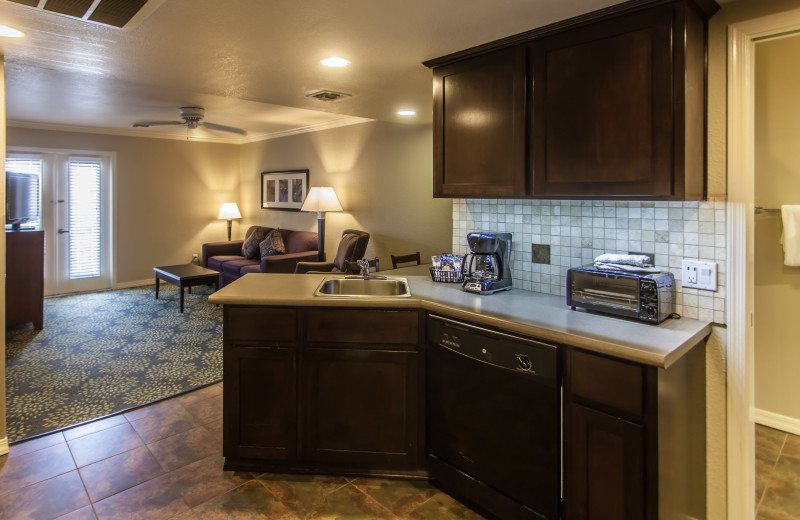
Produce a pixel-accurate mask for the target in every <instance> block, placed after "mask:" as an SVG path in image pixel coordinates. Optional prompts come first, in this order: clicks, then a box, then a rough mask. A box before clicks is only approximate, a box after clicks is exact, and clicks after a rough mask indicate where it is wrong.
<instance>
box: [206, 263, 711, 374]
mask: <svg viewBox="0 0 800 520" xmlns="http://www.w3.org/2000/svg"><path fill="white" fill-rule="evenodd" d="M255 276H259V275H257V274H248V275H245V276H244V277H243V279H240V280H238V281H236V282H234V284H239V285H240V286H241V285H243V284H245V283H247V282H246V281H245V280H244V278H247V277H255ZM260 276H262V277H268V276H272V277H283V276H292V277H294V276H299V275H263V274H262V275H260ZM303 276H304V278H303V279H302V280H303V282H304V283H303V284H293V285H300V286H303V287H298V291H299V292H301V293H302V296H296V295H293V294H289V293H286V292H284V293H283V294H280V295H279V296H271V295H270V294H268V293H264V292H255V293H254V292H248V291H247V290H242V288H241V287H239V288H237V290H228V291H226V290H225V289H227V287H230V285H229V286H227V287H225V288H223V289H222V290H221V292H222V294H220V292H217V293H214V294H212V295H210V296H209V302H210V303H216V304H223V305H263V306H273V307H274V306H297V307H351V308H392V309H422V310H426V311H429V312H435V313H440V314H444V315H447V316H448V317H453V318H457V319H459V318H460V319H464V320H469V321H472V322H475V323H478V324H481V325H484V326H489V327H495V328H498V329H501V330H504V331H509V332H513V333H517V334H523V335H527V336H532V337H535V338H538V339H542V340H545V341H550V342H553V343H560V344H564V345H569V346H572V347H577V348H582V349H585V350H588V351H591V352H595V353H598V354H604V355H608V356H612V357H617V358H620V359H624V360H627V361H632V362H635V363H641V364H645V365H650V366H655V367H657V368H669V367H670V366H671V365H672V364H673V363H674V362H676V361H677V360H678V359H680V358H681V357H682V356H683V355H685V354H686V353H687V352H689V351H690V350H691V349H692V348H694V347H695V346H696V345H698V344H699V343H701V342H703V341H704V340H705V339H707V338H708V336H709V335H710V334H711V325H712V324H711V323H710V322H705V321H699V320H690V321H689V319H687V318H682V320H687V321H686V322H684V323H685V324H684V323H678V322H674V323H671V324H670V330H669V331H668V332H667V334H669V333H674V335H676V336H678V338H675V339H674V344H670V346H669V348H666V349H662V350H664V351H666V352H664V353H660V352H648V351H647V349H644V348H642V347H637V346H636V345H635V344H631V345H626V344H624V342H623V341H620V342H615V341H614V338H613V337H611V336H609V335H607V334H605V335H604V334H602V333H597V334H594V333H583V334H582V333H581V332H580V331H576V332H571V331H570V330H568V329H570V327H569V324H567V325H564V324H563V323H562V324H560V325H557V324H554V325H553V326H552V327H548V326H547V324H546V323H539V324H537V323H534V322H533V320H531V321H530V322H526V321H527V320H526V319H524V318H519V317H514V316H510V315H508V314H503V313H502V312H501V311H499V310H496V309H491V308H488V309H483V308H481V309H480V311H481V312H477V311H476V309H475V308H474V304H473V306H472V307H473V308H470V306H469V304H468V302H464V303H463V304H462V305H458V304H453V303H447V302H442V301H440V300H439V299H437V298H435V297H433V296H431V295H426V294H422V295H420V294H415V291H414V286H415V285H417V284H420V283H422V280H417V281H416V283H415V281H414V278H421V277H408V279H409V281H410V283H411V286H412V291H411V292H412V296H411V297H408V298H381V297H363V298H359V297H340V298H330V297H326V298H319V297H314V296H312V294H313V290H311V291H308V287H309V285H313V286H314V287H315V288H316V285H317V284H319V281H320V280H322V279H323V278H324V277H325V275H303ZM312 276H315V277H314V278H312ZM250 279H251V280H253V278H250ZM257 280H258V281H259V282H262V281H264V282H266V281H269V279H267V278H260V279H257ZM273 280H281V279H280V278H274V279H273ZM282 280H283V281H285V280H287V278H282ZM276 283H277V282H276ZM428 283H430V284H432V283H433V282H430V281H429V280H428ZM436 286H439V287H441V284H434V285H433V286H431V287H434V288H435V287H436ZM419 289H421V291H417V292H422V293H425V292H430V290H431V288H427V287H422V286H420V287H419ZM436 290H438V289H433V291H436ZM514 293H515V294H517V295H520V294H521V295H522V296H523V298H527V294H530V297H531V302H530V304H531V305H532V306H534V307H535V306H542V307H541V308H543V309H544V308H547V309H555V310H556V312H558V310H557V307H558V306H557V305H554V304H553V303H552V301H539V299H541V298H542V297H548V295H539V294H538V293H529V292H528V291H522V290H520V289H515V291H514ZM506 294H511V293H506ZM440 296H441V295H440ZM537 296H538V298H537ZM501 297H502V296H501ZM501 297H495V296H488V297H486V296H484V297H479V298H490V299H488V300H482V299H481V300H480V301H481V302H486V303H489V304H490V305H489V307H491V303H492V302H494V300H491V298H498V299H499V298H501ZM526 301H527V300H526ZM565 311H566V309H565ZM567 312H570V313H571V312H581V311H567ZM582 314H583V313H582ZM567 316H572V315H569V314H567ZM596 318H597V315H596V314H586V319H587V320H590V319H596ZM580 319H583V318H580ZM602 319H604V320H605V319H608V320H617V319H618V318H614V317H602ZM613 323H614V322H608V323H606V322H603V324H613ZM619 323H620V324H621V323H624V322H619ZM628 324H630V322H628ZM635 326H637V327H638V326H641V327H658V326H656V325H649V324H644V323H641V324H640V323H636V324H635ZM559 328H560V329H562V330H559ZM642 331H647V329H646V328H643V329H642ZM604 336H605V337H604ZM661 341H664V340H663V338H662V339H661ZM669 341H672V338H670V339H669ZM673 345H674V346H673Z"/></svg>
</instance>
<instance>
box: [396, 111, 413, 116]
mask: <svg viewBox="0 0 800 520" xmlns="http://www.w3.org/2000/svg"><path fill="white" fill-rule="evenodd" d="M397 115H398V116H415V115H417V112H416V111H414V110H398V111H397Z"/></svg>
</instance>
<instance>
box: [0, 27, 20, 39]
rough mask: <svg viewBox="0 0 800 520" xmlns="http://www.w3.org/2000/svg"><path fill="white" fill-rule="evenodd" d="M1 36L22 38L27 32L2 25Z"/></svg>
mask: <svg viewBox="0 0 800 520" xmlns="http://www.w3.org/2000/svg"><path fill="white" fill-rule="evenodd" d="M0 36H5V37H7V38H20V37H22V36H25V33H24V32H22V31H20V30H17V29H14V28H13V27H9V26H7V25H0Z"/></svg>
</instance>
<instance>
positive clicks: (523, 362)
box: [517, 354, 531, 370]
mask: <svg viewBox="0 0 800 520" xmlns="http://www.w3.org/2000/svg"><path fill="white" fill-rule="evenodd" d="M517 367H518V368H520V369H522V370H530V369H531V360H530V358H529V357H528V356H526V355H525V354H517Z"/></svg>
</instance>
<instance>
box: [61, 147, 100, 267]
mask: <svg viewBox="0 0 800 520" xmlns="http://www.w3.org/2000/svg"><path fill="white" fill-rule="evenodd" d="M100 173H101V165H100V161H97V160H84V159H82V160H77V159H70V160H69V183H68V184H69V277H70V279H73V280H74V279H76V278H91V277H97V276H100V271H101V266H100V247H101V242H100V238H101V232H102V227H101V221H100V216H101V207H100V189H101V186H100V179H101V177H100Z"/></svg>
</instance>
